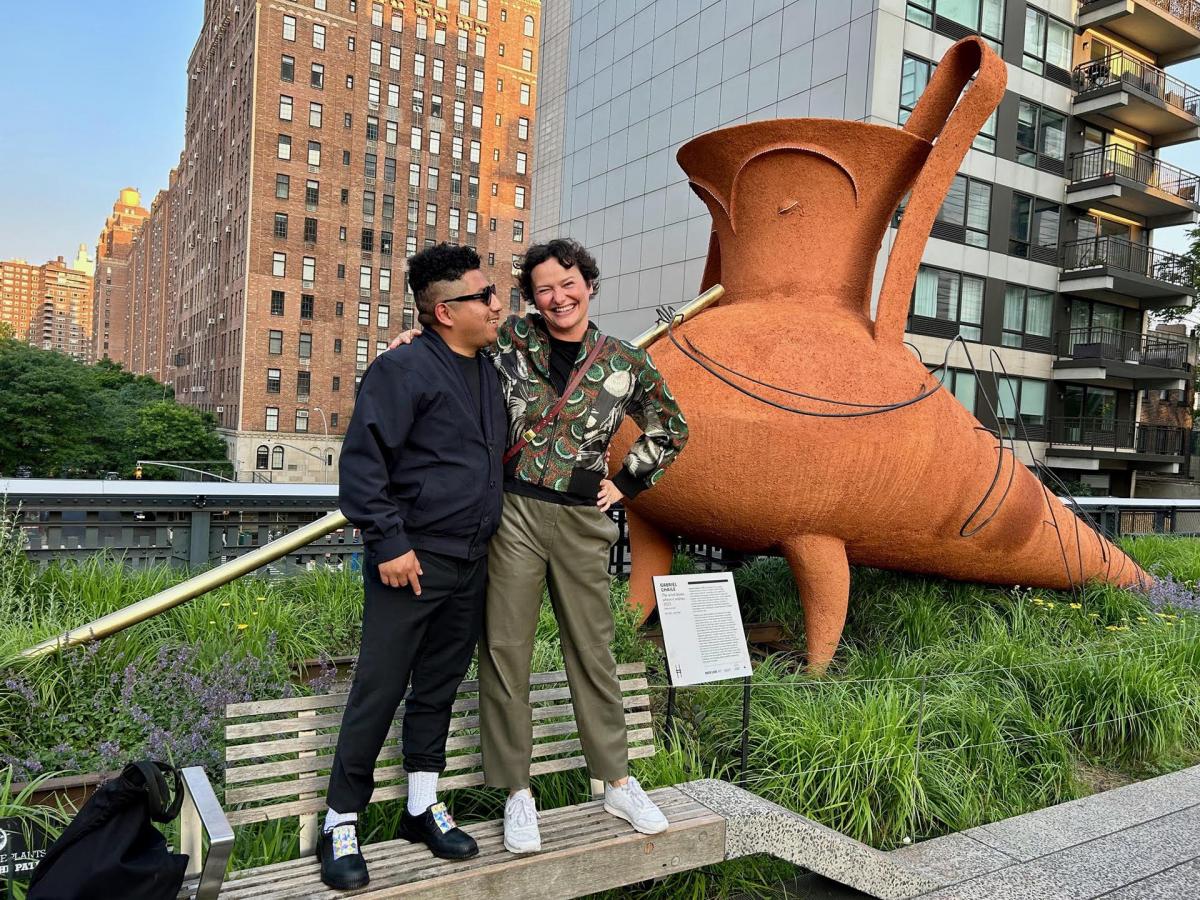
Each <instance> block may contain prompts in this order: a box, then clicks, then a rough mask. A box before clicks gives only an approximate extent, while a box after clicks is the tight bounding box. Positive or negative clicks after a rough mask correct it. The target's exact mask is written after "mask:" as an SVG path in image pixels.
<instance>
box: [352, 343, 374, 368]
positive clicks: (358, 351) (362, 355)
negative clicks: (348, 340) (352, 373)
mask: <svg viewBox="0 0 1200 900" xmlns="http://www.w3.org/2000/svg"><path fill="white" fill-rule="evenodd" d="M370 347H371V342H370V341H369V340H368V339H367V338H359V339H358V340H357V341H356V342H355V344H354V365H355V366H356V367H357V368H359V369H365V368H366V367H367V354H368V352H370Z"/></svg>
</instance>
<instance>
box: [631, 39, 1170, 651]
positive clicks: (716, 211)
mask: <svg viewBox="0 0 1200 900" xmlns="http://www.w3.org/2000/svg"><path fill="white" fill-rule="evenodd" d="M972 79H973V80H972ZM1005 81H1006V70H1005V66H1004V63H1003V62H1002V61H1001V60H1000V58H999V57H998V56H996V55H995V54H994V53H993V52H992V51H991V50H990V49H989V48H988V47H987V46H986V45H985V44H984V43H983V42H982V41H981V40H979V39H978V38H968V39H965V40H962V41H960V42H958V43H957V44H955V45H954V46H953V47H952V48H951V49H950V50H949V51H948V52H947V54H946V56H945V58H944V59H943V60H942V61H941V63H940V64H939V65H938V67H937V69H936V72H935V74H934V77H933V79H932V80H931V82H930V84H929V85H928V87H927V88H926V90H925V92H924V94H923V96H922V97H921V99H920V102H919V103H918V105H917V107H916V109H915V110H914V111H913V114H912V117H911V118H910V119H909V120H908V123H907V124H906V125H905V127H904V128H903V129H902V130H901V129H897V128H890V127H883V126H877V125H867V124H862V123H858V122H848V121H841V120H825V119H793V120H775V121H765V122H756V123H752V124H748V125H740V126H736V127H732V128H725V129H721V130H719V131H715V132H711V133H709V134H705V135H702V136H701V137H698V138H696V139H694V140H692V141H690V142H689V143H687V144H685V145H684V146H683V147H682V148H681V149H680V151H679V157H678V158H679V162H680V165H681V166H682V167H683V168H684V170H685V171H686V172H687V173H688V176H689V178H690V180H691V184H692V188H693V189H694V190H695V191H696V193H697V194H698V195H699V196H700V197H701V199H703V200H704V202H705V204H707V206H708V209H709V211H710V213H711V215H712V219H713V234H712V238H711V242H710V249H709V256H708V264H707V267H706V270H705V274H704V284H702V285H701V289H704V288H706V287H708V286H709V285H711V284H713V283H714V282H717V281H719V282H720V283H721V284H723V285H724V287H725V290H726V293H725V297H724V299H723V300H722V301H721V302H720V304H719V305H717V306H715V307H713V308H711V309H709V310H707V311H705V312H703V313H701V314H699V315H698V316H697V317H696V318H694V319H693V320H691V321H690V322H688V323H686V324H684V325H681V326H678V327H677V328H676V329H675V336H676V338H677V341H678V343H673V342H670V341H667V340H660V341H659V342H658V343H656V344H655V345H654V348H653V353H654V359H655V362H656V364H657V365H658V367H659V368H660V369H661V370H662V371H663V373H664V374H665V375H666V378H667V382H668V383H669V384H670V385H671V388H672V390H673V391H674V392H675V395H676V396H677V397H678V399H679V402H680V406H681V407H682V408H683V410H684V413H685V414H686V416H687V418H688V422H689V425H690V432H691V438H690V441H689V443H688V447H687V449H686V450H685V452H684V453H683V454H682V455H681V456H680V458H679V460H678V461H677V462H676V463H675V464H674V465H673V466H671V467H670V468H669V469H668V470H667V472H666V475H665V476H664V477H663V479H662V481H661V482H660V483H659V484H658V485H657V486H656V487H655V488H654V489H653V490H650V491H647V492H646V493H644V494H642V495H641V496H640V497H639V498H637V499H636V500H635V501H633V502H632V503H630V504H629V505H628V509H629V532H630V542H631V553H632V559H633V571H632V583H631V592H630V593H631V598H632V599H633V602H635V603H636V604H638V605H639V606H640V607H641V609H642V611H643V613H644V614H645V615H648V614H649V612H650V610H651V609H652V608H653V605H654V594H653V589H652V585H651V581H650V578H651V576H652V575H655V574H665V573H666V572H667V571H668V570H669V567H670V562H671V549H672V548H671V541H670V537H669V536H670V535H675V534H681V535H685V536H687V537H689V538H692V539H696V540H701V541H707V542H711V543H714V544H717V545H720V546H723V547H728V548H731V549H735V550H741V551H749V552H769V551H779V552H782V554H783V555H784V556H785V557H786V559H787V561H788V563H789V564H790V566H791V569H792V571H793V573H794V575H795V578H796V582H797V585H798V587H799V590H800V596H801V599H802V604H803V608H804V617H805V627H806V631H807V638H808V654H809V664H810V666H812V667H813V668H815V669H818V670H819V669H822V668H824V666H825V665H827V664H828V662H829V661H830V660H831V659H832V657H833V654H834V651H835V649H836V647H837V643H838V640H839V638H840V636H841V633H842V627H843V625H844V622H845V616H846V606H847V600H848V595H847V591H848V586H849V570H848V564H849V563H856V564H864V565H871V566H879V567H882V568H887V569H898V570H903V571H908V572H917V573H930V574H937V575H942V576H946V577H950V578H957V579H963V580H970V581H984V582H993V583H997V584H1014V583H1016V584H1023V585H1037V586H1044V587H1052V588H1066V587H1070V586H1072V585H1074V584H1078V583H1082V582H1083V581H1086V580H1088V579H1101V580H1107V581H1109V582H1112V583H1114V584H1118V585H1130V584H1133V583H1135V582H1137V581H1139V580H1140V579H1144V578H1148V576H1147V575H1146V573H1145V572H1143V571H1142V570H1141V569H1140V568H1139V567H1138V566H1137V565H1136V564H1135V563H1134V562H1133V561H1132V560H1130V559H1129V558H1127V557H1126V556H1125V554H1124V553H1122V552H1121V551H1120V550H1119V549H1118V548H1116V547H1115V546H1113V545H1112V544H1111V543H1109V542H1108V541H1106V540H1104V539H1103V538H1101V537H1099V536H1097V534H1096V533H1095V532H1093V531H1092V530H1091V529H1090V528H1089V527H1087V525H1086V524H1084V523H1081V522H1080V521H1079V520H1078V519H1077V518H1076V517H1075V516H1074V515H1073V514H1072V513H1071V512H1070V511H1069V510H1067V509H1066V508H1065V507H1064V506H1063V505H1062V503H1061V502H1059V501H1058V499H1057V498H1056V497H1055V496H1054V495H1053V494H1052V493H1051V492H1050V491H1048V490H1047V489H1045V488H1044V487H1043V485H1042V484H1041V483H1040V482H1039V481H1038V479H1037V478H1035V477H1034V476H1033V474H1032V473H1030V471H1029V470H1028V469H1027V468H1025V466H1023V465H1022V464H1021V463H1020V462H1018V461H1017V460H1016V459H1015V457H1014V456H1013V454H1012V452H1011V450H1010V449H1008V448H1007V447H1005V448H1000V447H999V446H998V441H997V439H996V437H995V436H994V435H992V434H990V433H988V432H987V431H985V430H983V429H982V427H981V426H980V424H979V422H978V421H977V420H976V419H975V418H974V417H973V416H972V415H971V414H970V413H969V412H968V411H967V410H966V409H965V408H964V407H963V406H962V405H961V404H960V403H959V402H958V401H957V400H956V399H955V398H954V397H953V396H952V395H951V394H950V393H949V392H948V391H947V390H945V389H942V388H940V387H939V385H938V380H937V376H936V375H935V374H930V373H929V372H928V371H927V370H926V368H925V366H924V365H922V363H921V362H920V361H919V360H918V359H917V358H916V357H915V356H914V355H913V353H912V352H911V351H910V350H909V349H907V348H906V347H905V346H904V344H903V339H904V328H905V320H906V317H907V314H908V309H909V304H910V299H911V296H912V290H913V284H914V281H915V278H916V273H917V267H918V265H919V263H920V259H921V254H922V252H923V250H924V247H925V243H926V240H927V238H928V235H929V231H930V228H931V226H932V223H933V219H934V216H935V215H936V213H937V211H938V208H939V206H940V205H941V202H942V200H943V198H944V197H945V195H946V192H947V190H948V189H949V186H950V183H951V180H952V179H953V177H954V175H955V173H956V172H957V170H958V166H959V164H960V163H961V162H962V160H963V158H964V156H965V155H966V152H967V150H968V148H969V147H970V145H971V141H972V140H973V138H974V136H975V135H976V134H977V132H978V130H979V128H980V126H981V125H982V124H983V123H984V121H985V120H986V119H987V117H988V116H989V115H990V114H991V112H992V110H993V109H995V107H996V105H997V104H998V103H999V101H1000V98H1001V96H1002V95H1003V93H1004V85H1005ZM964 87H966V88H967V89H966V91H965V93H962V92H963V88H964ZM960 93H962V97H961V100H960V96H959V95H960ZM956 104H957V105H956ZM935 139H936V142H935ZM910 189H911V190H912V195H911V200H910V202H909V204H908V206H907V208H906V210H905V213H904V218H903V222H902V224H901V227H900V229H899V232H898V234H897V237H896V241H895V244H894V246H893V248H892V251H891V254H890V257H889V260H888V265H887V269H886V273H885V276H884V280H883V286H882V289H881V292H880V296H879V301H878V310H877V313H876V315H875V316H874V317H872V315H871V284H872V275H873V268H874V265H873V263H874V260H875V257H876V253H877V250H878V248H879V247H880V246H881V241H882V238H883V235H884V230H885V229H886V227H887V225H888V222H889V221H890V219H891V216H892V214H893V212H894V210H895V209H896V206H897V204H898V203H899V201H900V199H901V198H902V197H903V196H904V194H905V193H906V192H908V191H909V190H910ZM681 347H684V348H687V349H688V352H687V353H686V354H685V352H683V350H682V349H681ZM697 360H703V361H705V362H707V368H706V367H705V366H702V365H701V364H700V363H699V362H698V361H697ZM937 362H940V360H939V361H937ZM714 373H716V374H714ZM718 374H719V375H720V376H723V377H724V380H722V378H720V377H717V375H718ZM727 382H729V383H727ZM730 383H732V384H736V385H739V386H740V387H741V388H743V389H744V390H746V391H748V392H749V393H750V394H753V395H755V396H754V397H751V396H747V394H746V393H743V392H742V391H739V390H737V389H735V388H734V387H732V386H731V385H730ZM780 388H782V389H784V390H780ZM793 392H803V394H805V395H809V396H807V397H805V396H797V395H796V393H793ZM923 393H931V395H930V396H928V398H927V399H924V400H920V401H918V402H915V403H911V404H909V405H906V406H902V407H900V408H896V409H890V410H889V409H886V405H887V404H894V403H898V402H903V401H905V400H908V399H911V398H914V397H916V396H918V395H921V394H923ZM813 398H827V399H833V400H840V401H844V402H849V403H856V404H869V405H874V408H875V409H876V411H877V413H878V414H869V415H862V414H861V413H862V412H866V411H868V409H870V408H871V407H868V406H859V407H849V406H844V405H839V404H836V403H829V402H826V401H825V400H821V399H813ZM764 399H765V400H767V401H770V402H764ZM770 403H776V404H779V405H780V406H784V407H790V408H791V409H793V410H794V409H803V410H805V411H807V412H809V413H819V414H836V415H837V416H839V417H818V416H814V415H801V414H797V413H795V412H793V411H787V410H785V409H780V408H778V407H776V406H773V405H770ZM880 407H885V408H883V409H879V408H880ZM847 412H852V413H855V415H853V416H845V413H847ZM630 436H631V435H630V434H629V433H626V434H623V437H624V440H625V441H626V444H625V446H627V442H628V440H629V438H630ZM624 449H625V447H624V446H620V445H619V444H618V445H614V448H613V454H612V459H614V460H620V459H621V458H622V455H623V451H624ZM980 504H982V505H980ZM977 506H979V509H978V510H976V511H975V512H974V513H972V511H973V510H975V508H976V507H977Z"/></svg>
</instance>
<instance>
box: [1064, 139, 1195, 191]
mask: <svg viewBox="0 0 1200 900" xmlns="http://www.w3.org/2000/svg"><path fill="white" fill-rule="evenodd" d="M1110 175H1117V176H1120V177H1121V178H1128V179H1129V180H1130V181H1136V182H1137V183H1138V184H1144V185H1146V186H1147V187H1152V188H1157V189H1158V190H1160V191H1164V192H1166V193H1168V194H1173V195H1174V196H1176V197H1178V198H1179V199H1180V200H1186V201H1188V202H1189V203H1195V202H1196V185H1197V183H1198V182H1200V177H1198V176H1196V175H1193V174H1192V173H1191V172H1188V171H1185V170H1184V169H1181V168H1179V167H1178V166H1173V165H1171V164H1170V163H1165V162H1163V161H1162V160H1160V159H1158V158H1157V157H1155V156H1151V155H1150V154H1148V153H1138V152H1137V151H1136V150H1131V149H1130V148H1128V147H1121V146H1118V145H1116V144H1113V145H1110V146H1108V147H1095V148H1093V149H1091V150H1084V151H1083V152H1082V153H1075V154H1072V156H1071V180H1072V181H1089V180H1091V179H1093V178H1104V177H1106V176H1110Z"/></svg>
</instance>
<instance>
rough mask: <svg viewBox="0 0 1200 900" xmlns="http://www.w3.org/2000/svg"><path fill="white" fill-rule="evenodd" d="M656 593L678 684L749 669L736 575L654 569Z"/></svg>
mask: <svg viewBox="0 0 1200 900" xmlns="http://www.w3.org/2000/svg"><path fill="white" fill-rule="evenodd" d="M654 594H655V597H656V598H657V600H658V618H659V622H660V623H661V624H662V631H663V643H664V644H665V645H666V648H667V660H668V662H669V664H670V669H671V683H672V684H674V685H687V684H704V683H706V682H709V681H723V680H725V679H727V678H742V677H745V676H748V675H750V671H751V670H750V651H749V650H748V649H747V648H746V631H745V629H744V628H743V627H742V612H741V610H740V609H739V608H738V602H737V593H736V591H735V590H734V586H733V575H732V574H731V573H729V572H712V573H705V574H700V575H656V576H655V577H654Z"/></svg>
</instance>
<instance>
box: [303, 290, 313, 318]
mask: <svg viewBox="0 0 1200 900" xmlns="http://www.w3.org/2000/svg"><path fill="white" fill-rule="evenodd" d="M315 306H316V299H315V298H314V297H313V295H312V294H301V295H300V318H301V319H311V318H312V317H313V311H314V307H315Z"/></svg>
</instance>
